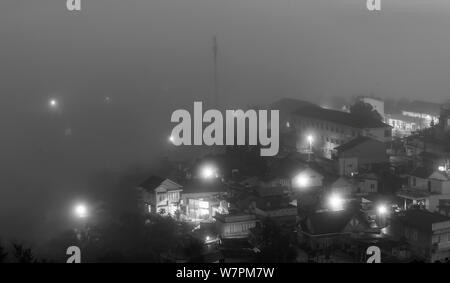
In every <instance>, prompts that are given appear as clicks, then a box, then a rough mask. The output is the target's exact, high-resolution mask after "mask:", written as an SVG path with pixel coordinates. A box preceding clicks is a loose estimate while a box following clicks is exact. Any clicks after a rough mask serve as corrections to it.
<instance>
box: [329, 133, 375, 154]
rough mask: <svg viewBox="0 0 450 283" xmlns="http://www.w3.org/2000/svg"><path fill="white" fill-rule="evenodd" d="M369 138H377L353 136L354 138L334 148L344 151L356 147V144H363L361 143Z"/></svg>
mask: <svg viewBox="0 0 450 283" xmlns="http://www.w3.org/2000/svg"><path fill="white" fill-rule="evenodd" d="M370 140H372V141H375V142H378V141H377V140H374V139H371V138H368V137H363V136H359V137H357V138H354V139H352V140H350V141H349V142H347V143H344V144H342V145H340V146H338V147H336V148H335V149H336V150H338V151H346V150H349V149H352V148H354V147H356V146H358V145H360V144H363V143H365V142H367V141H370ZM380 143H381V142H380Z"/></svg>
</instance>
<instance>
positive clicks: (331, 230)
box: [299, 210, 370, 250]
mask: <svg viewBox="0 0 450 283" xmlns="http://www.w3.org/2000/svg"><path fill="white" fill-rule="evenodd" d="M369 229H370V226H369V223H368V222H367V220H366V219H365V217H364V215H362V213H360V212H359V211H355V210H341V211H322V212H315V213H312V214H310V215H308V216H307V217H306V218H304V219H303V220H302V221H301V223H300V231H299V241H300V242H301V243H303V244H304V245H306V246H307V247H309V248H311V249H313V250H321V249H327V248H330V247H332V246H337V245H340V244H342V243H343V242H345V241H346V238H349V237H352V236H354V235H358V234H360V233H364V232H366V231H368V230H369Z"/></svg>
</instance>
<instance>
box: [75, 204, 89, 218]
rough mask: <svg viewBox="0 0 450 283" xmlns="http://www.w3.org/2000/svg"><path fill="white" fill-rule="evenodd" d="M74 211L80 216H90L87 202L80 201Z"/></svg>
mask: <svg viewBox="0 0 450 283" xmlns="http://www.w3.org/2000/svg"><path fill="white" fill-rule="evenodd" d="M74 213H75V216H76V217H78V218H85V217H87V216H88V209H87V206H86V205H85V204H82V203H79V204H77V205H75V208H74Z"/></svg>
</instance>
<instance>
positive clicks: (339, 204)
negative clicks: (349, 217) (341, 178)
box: [328, 194, 344, 211]
mask: <svg viewBox="0 0 450 283" xmlns="http://www.w3.org/2000/svg"><path fill="white" fill-rule="evenodd" d="M328 205H329V206H330V209H331V210H334V211H337V210H343V209H344V199H343V198H342V197H341V196H340V195H338V194H332V195H330V197H329V199H328Z"/></svg>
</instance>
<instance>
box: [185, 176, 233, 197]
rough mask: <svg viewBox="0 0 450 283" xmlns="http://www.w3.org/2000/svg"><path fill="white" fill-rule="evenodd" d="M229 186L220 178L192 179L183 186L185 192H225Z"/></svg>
mask: <svg viewBox="0 0 450 283" xmlns="http://www.w3.org/2000/svg"><path fill="white" fill-rule="evenodd" d="M227 191H228V187H227V185H226V184H224V183H223V182H222V181H221V180H220V179H219V178H218V179H215V180H202V179H192V180H189V181H187V183H186V184H185V185H184V186H183V194H199V193H225V192H227Z"/></svg>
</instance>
